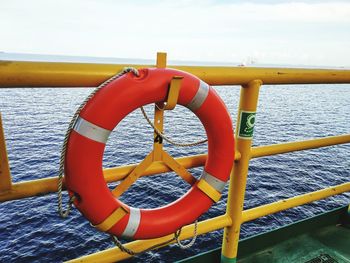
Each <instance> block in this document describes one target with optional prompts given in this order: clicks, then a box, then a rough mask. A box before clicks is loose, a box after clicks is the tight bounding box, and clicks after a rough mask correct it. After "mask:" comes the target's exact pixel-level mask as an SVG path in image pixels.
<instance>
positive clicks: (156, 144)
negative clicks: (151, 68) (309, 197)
mask: <svg viewBox="0 0 350 263" xmlns="http://www.w3.org/2000/svg"><path fill="white" fill-rule="evenodd" d="M166 56H167V54H166V53H163V52H158V53H157V68H165V67H166ZM163 107H164V105H157V104H155V106H154V127H156V128H157V130H158V131H160V132H163V118H164V110H161V109H160V108H163ZM162 152H163V138H162V137H160V136H159V135H158V134H157V133H156V132H154V141H153V161H160V160H161V159H162Z"/></svg>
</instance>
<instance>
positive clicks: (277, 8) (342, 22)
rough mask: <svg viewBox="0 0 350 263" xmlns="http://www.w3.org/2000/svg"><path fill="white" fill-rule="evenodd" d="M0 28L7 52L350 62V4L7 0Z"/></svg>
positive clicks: (0, 13) (1, 43)
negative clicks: (163, 54)
mask: <svg viewBox="0 0 350 263" xmlns="http://www.w3.org/2000/svg"><path fill="white" fill-rule="evenodd" d="M0 22H1V24H2V27H1V28H0V36H1V41H0V50H2V51H7V52H27V53H45V54H68V55H88V56H108V57H110V56H113V57H132V58H136V57H140V58H153V57H154V56H155V53H156V51H159V50H163V51H167V52H168V53H169V57H170V58H173V59H184V60H214V61H220V60H221V61H227V62H229V61H243V60H246V59H247V58H254V59H256V60H257V61H258V62H261V63H289V64H293V63H302V64H303V63H304V64H324V65H327V64H329V63H331V64H332V65H334V64H337V65H345V64H346V65H349V64H350V51H349V49H348V46H350V34H349V28H350V3H349V2H334V1H322V2H316V1H305V2H301V1H297V2H284V1H255V2H248V1H220V2H219V1H210V0H206V1H199V0H192V1H185V0H181V1H160V0H157V1H132V2H131V1H129V2H127V1H112V0H105V1H97V0H90V1H82V0H79V1H78V0H77V1H68V0H61V1H44V0H36V1H19V0H12V1H10V0H8V1H3V2H2V7H1V9H0ZM321 54H322V56H321ZM334 56H335V57H334Z"/></svg>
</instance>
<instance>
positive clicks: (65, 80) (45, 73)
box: [0, 61, 350, 87]
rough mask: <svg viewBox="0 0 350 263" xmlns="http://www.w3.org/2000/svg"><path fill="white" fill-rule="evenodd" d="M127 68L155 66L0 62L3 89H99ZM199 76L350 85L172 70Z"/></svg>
mask: <svg viewBox="0 0 350 263" xmlns="http://www.w3.org/2000/svg"><path fill="white" fill-rule="evenodd" d="M126 66H133V67H135V68H145V67H155V65H131V64H97V63H63V62H28V61H0V87H96V86H98V85H99V84H101V83H102V82H103V81H104V80H106V79H107V78H109V77H111V76H113V75H114V74H116V73H117V72H120V71H121V70H122V69H123V68H124V67H126ZM170 67H171V68H175V69H179V70H183V71H186V72H189V73H191V74H194V75H196V76H197V77H199V78H201V79H202V80H204V81H205V82H207V83H209V84H211V85H242V84H247V83H248V82H250V81H251V80H254V79H259V80H261V81H262V82H263V83H264V84H317V83H320V84H325V83H350V70H342V69H300V68H260V67H259V68H257V67H208V66H170Z"/></svg>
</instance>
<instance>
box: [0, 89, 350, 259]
mask: <svg viewBox="0 0 350 263" xmlns="http://www.w3.org/2000/svg"><path fill="white" fill-rule="evenodd" d="M216 90H217V91H218V93H219V94H220V96H221V97H222V98H223V100H224V101H225V103H226V105H227V107H228V109H229V111H230V113H231V116H232V119H233V120H235V119H236V115H237V105H238V97H239V88H238V87H228V86H225V87H217V88H216ZM90 91H91V89H68V88H67V89H53V88H45V89H43V88H40V89H39V88H31V89H2V90H0V110H1V113H2V116H3V122H4V129H5V135H6V140H7V148H8V152H9V160H10V165H11V172H12V177H13V181H14V182H19V181H22V180H32V179H40V178H45V177H50V176H56V174H57V172H58V161H59V155H60V150H61V145H62V141H63V138H64V134H65V131H66V128H67V126H68V122H69V120H70V118H71V116H72V115H73V113H74V111H75V109H76V108H77V107H78V106H79V104H80V103H81V101H83V100H84V98H85V97H86V96H87V95H88V93H89V92H90ZM146 110H147V112H148V113H149V115H151V116H152V106H147V107H146ZM214 110H215V109H214ZM349 112H350V85H298V86H296V85H284V86H263V87H262V88H261V93H260V99H259V106H258V113H257V121H256V128H255V131H254V136H255V137H254V146H261V145H267V144H275V143H281V142H289V141H298V140H304V139H311V138H320V137H324V136H331V135H340V134H346V133H349V130H350V117H349V115H348V113H349ZM193 117H194V115H193V114H192V113H191V112H190V111H188V110H187V109H186V108H184V107H176V109H175V110H174V111H171V112H166V116H165V131H166V133H167V134H170V135H171V137H173V138H175V140H180V141H183V140H185V141H196V140H199V139H201V138H203V137H204V136H205V133H204V129H203V127H202V125H201V124H200V122H199V121H198V120H197V119H196V118H193ZM184 124H185V125H184ZM152 136H153V135H152V129H151V128H150V127H149V126H148V124H147V122H146V121H145V120H144V119H143V116H142V114H141V112H140V111H135V112H133V113H131V114H130V115H129V116H127V118H126V119H124V120H123V121H122V122H121V123H120V125H118V127H117V128H116V129H115V130H114V132H113V133H112V135H111V137H110V139H109V141H108V143H107V147H106V151H105V154H104V167H113V166H116V165H123V164H130V163H136V162H139V161H141V160H142V159H143V158H144V157H145V156H146V155H147V154H148V152H149V151H150V150H151V147H152ZM206 148H207V146H206V145H205V144H204V145H200V146H196V147H191V148H177V147H173V146H171V145H166V149H167V151H168V152H169V153H170V154H171V155H173V156H175V157H179V156H183V155H188V154H200V153H205V152H206ZM349 160H350V145H349V144H345V145H340V146H333V147H328V148H321V149H314V150H308V151H303V152H294V153H288V154H283V155H276V156H270V157H264V158H259V159H253V160H252V161H251V165H250V168H249V177H248V182H247V192H246V201H245V205H244V206H245V209H248V208H252V207H255V206H259V205H262V204H266V203H270V202H274V201H277V200H280V199H282V198H288V197H292V196H294V195H298V194H303V193H306V192H309V191H314V190H318V189H321V188H324V187H328V186H332V185H337V184H341V183H343V182H347V181H349V178H350V175H349V170H350V161H349ZM190 171H191V172H192V173H193V174H194V175H195V176H197V177H198V176H200V174H201V171H202V168H194V169H191V170H190ZM113 186H114V184H111V185H110V187H113ZM187 189H188V186H187V184H186V183H184V182H183V181H182V180H180V179H179V178H178V176H176V175H174V173H166V174H163V175H157V176H152V177H145V178H142V179H140V180H139V181H137V182H136V183H135V184H134V185H133V186H132V188H131V189H130V191H128V192H127V193H126V194H125V195H123V197H122V198H123V201H124V202H126V203H128V204H131V205H133V206H138V207H142V208H153V207H158V206H160V205H164V204H166V203H169V202H171V201H173V200H175V199H177V198H178V197H180V196H181V195H182V194H183V193H184V192H186V191H187ZM226 200H227V187H226V189H225V191H224V193H223V198H222V199H221V200H220V201H219V202H218V203H217V204H215V205H214V206H213V207H212V208H210V210H209V211H208V213H206V214H205V215H203V216H201V218H200V219H201V220H203V219H207V218H209V217H214V216H218V215H221V214H223V213H224V212H225V204H226ZM346 204H349V194H343V195H340V196H336V197H331V198H328V199H326V200H322V201H318V202H315V203H313V204H310V205H305V206H302V207H298V208H294V209H290V210H287V211H284V212H281V213H278V214H274V215H270V216H266V217H263V218H260V219H258V220H255V221H253V222H249V223H246V224H244V225H243V226H242V231H241V237H248V236H252V235H254V234H257V233H262V232H264V231H267V230H271V229H274V228H277V227H280V226H282V225H286V224H289V223H291V222H294V221H296V220H300V219H304V218H307V217H309V216H312V215H315V214H319V213H321V212H323V211H326V210H330V209H332V208H335V207H338V206H342V205H346ZM221 239H222V230H220V231H214V232H211V233H209V234H206V235H203V236H200V237H198V240H197V241H196V243H195V245H194V247H193V248H191V249H190V250H181V249H180V248H178V247H177V246H176V245H171V246H168V247H165V248H162V249H159V250H156V251H151V252H147V253H144V254H141V255H138V256H137V257H136V258H134V259H131V260H129V262H140V261H142V262H173V261H175V260H178V259H181V258H184V257H187V256H191V255H194V254H196V253H199V252H203V251H205V250H209V249H212V248H216V247H219V246H220V245H221ZM110 247H113V244H112V242H111V239H110V237H109V236H108V235H106V234H104V233H100V232H97V231H95V229H93V228H92V227H91V226H90V224H89V223H88V221H87V220H85V219H84V218H83V217H82V216H81V214H80V213H79V212H78V211H77V210H73V212H72V213H71V215H70V217H69V218H68V219H65V220H63V219H61V218H59V216H58V214H57V200H56V194H49V195H45V196H41V197H35V198H34V197H33V198H26V199H22V200H18V201H11V202H5V203H1V204H0V262H62V261H64V260H68V259H73V258H76V257H79V256H83V255H87V254H90V253H94V252H97V251H100V250H103V249H106V248H110Z"/></svg>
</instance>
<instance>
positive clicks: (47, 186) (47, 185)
mask: <svg viewBox="0 0 350 263" xmlns="http://www.w3.org/2000/svg"><path fill="white" fill-rule="evenodd" d="M344 143H350V134H346V135H339V136H330V137H326V138H321V139H314V140H307V141H301V142H290V143H282V144H275V145H266V146H259V147H253V148H252V151H251V158H258V157H264V156H269V155H275V154H281V153H287V152H293V151H301V150H308V149H314V148H320V147H326V146H331V145H337V144H344ZM206 158H207V155H206V154H199V155H193V156H187V157H180V158H176V161H177V162H178V163H180V164H181V165H182V166H183V167H185V168H186V169H189V168H194V167H200V166H203V165H204V163H205V161H206ZM239 159H240V153H239V152H236V154H235V160H236V161H237V160H239ZM136 166H137V164H131V165H126V166H121V167H114V168H107V169H104V171H103V174H104V176H105V180H106V182H115V181H119V180H121V179H124V178H125V177H126V176H127V175H128V174H129V173H130V172H131V171H132V170H133V169H134V168H135V167H136ZM170 171H171V170H170V169H169V167H167V166H166V165H165V164H163V163H162V162H155V163H153V164H152V165H151V166H150V167H149V168H148V169H147V170H146V171H145V173H144V175H143V176H149V175H153V174H159V173H165V172H170ZM53 192H57V177H48V178H44V179H38V180H31V181H26V182H19V183H14V184H12V188H11V190H9V191H6V192H0V202H5V201H10V200H16V199H21V198H26V197H32V196H36V195H43V194H47V193H53Z"/></svg>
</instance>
